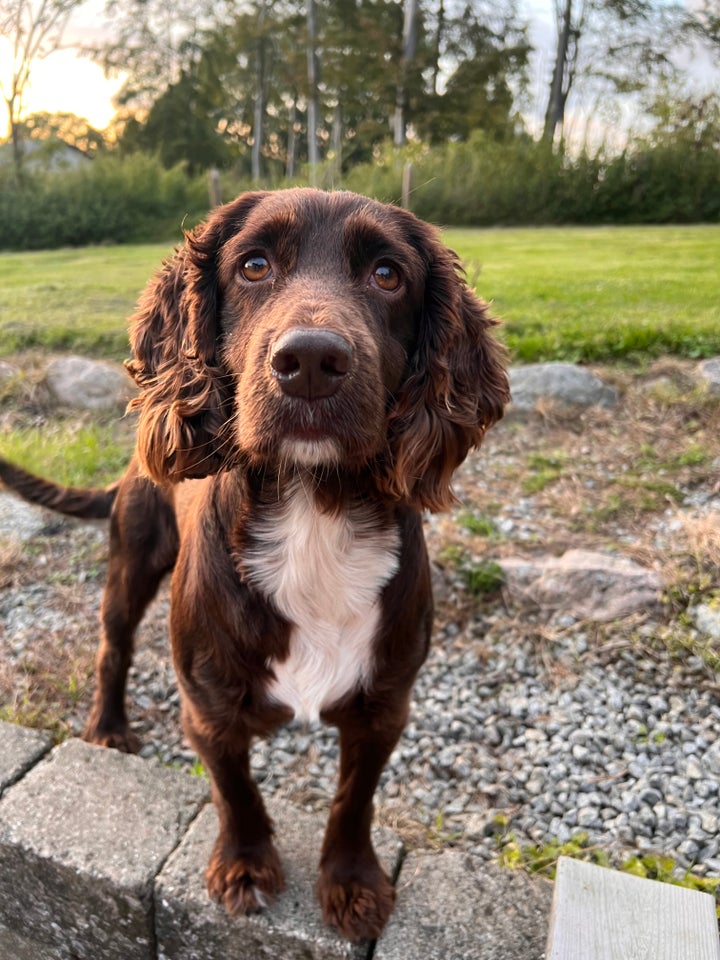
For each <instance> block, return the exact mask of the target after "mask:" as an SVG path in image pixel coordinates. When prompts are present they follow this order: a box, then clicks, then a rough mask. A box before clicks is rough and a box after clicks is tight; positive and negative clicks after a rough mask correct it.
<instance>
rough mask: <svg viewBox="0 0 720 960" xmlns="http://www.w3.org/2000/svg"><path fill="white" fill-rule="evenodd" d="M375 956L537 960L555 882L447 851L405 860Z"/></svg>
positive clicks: (376, 958) (400, 959) (402, 959)
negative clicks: (391, 909) (394, 899)
mask: <svg viewBox="0 0 720 960" xmlns="http://www.w3.org/2000/svg"><path fill="white" fill-rule="evenodd" d="M397 888H398V902H397V907H396V909H395V913H394V914H393V916H392V917H391V918H390V922H389V923H388V926H387V928H386V930H385V933H384V934H383V936H382V937H381V938H380V940H378V943H377V946H376V948H375V953H374V955H373V956H374V960H408V958H412V960H541V958H543V957H544V956H545V942H546V938H547V929H548V918H549V915H550V903H551V899H552V885H551V884H550V883H549V882H548V881H545V880H542V879H539V878H530V877H528V876H527V875H526V874H524V873H522V872H520V871H515V870H505V869H503V868H501V867H496V866H493V865H492V864H487V863H485V862H484V861H483V860H480V859H479V858H477V857H473V856H472V855H471V854H467V853H463V852H460V851H453V850H447V851H444V852H443V853H440V854H432V853H413V854H410V855H409V856H408V857H407V858H406V860H405V862H404V863H403V865H402V870H401V871H400V876H399V878H398V882H397Z"/></svg>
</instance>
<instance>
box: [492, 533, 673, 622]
mask: <svg viewBox="0 0 720 960" xmlns="http://www.w3.org/2000/svg"><path fill="white" fill-rule="evenodd" d="M499 565H500V567H501V569H502V571H503V574H504V576H505V593H506V597H507V599H508V601H509V602H510V603H515V604H519V605H520V606H526V607H527V606H530V607H536V608H540V609H542V610H546V611H550V612H553V613H563V614H569V615H570V616H573V617H575V618H576V619H578V620H596V621H599V622H603V623H607V622H610V621H612V620H620V619H622V618H623V617H629V616H631V615H632V614H634V613H642V612H646V611H648V610H654V609H657V607H658V606H659V604H660V599H661V591H662V581H661V579H660V577H659V576H658V574H657V573H656V572H655V571H654V570H650V569H648V568H647V567H642V566H640V564H638V563H635V562H634V561H633V560H630V559H628V558H627V557H621V556H617V555H613V554H606V553H596V552H593V551H590V550H568V551H567V552H566V553H564V554H563V555H562V556H561V557H549V556H544V557H534V558H532V559H529V560H528V559H524V558H521V557H507V558H505V559H503V560H500V561H499Z"/></svg>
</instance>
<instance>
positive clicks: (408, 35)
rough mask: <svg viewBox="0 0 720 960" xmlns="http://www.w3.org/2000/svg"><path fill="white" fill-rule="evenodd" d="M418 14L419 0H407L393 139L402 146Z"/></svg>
mask: <svg viewBox="0 0 720 960" xmlns="http://www.w3.org/2000/svg"><path fill="white" fill-rule="evenodd" d="M417 14H418V0H405V16H404V18H403V50H402V58H401V60H400V78H399V80H398V85H397V89H396V92H395V117H394V120H393V141H394V143H395V146H396V147H402V146H404V145H405V144H406V143H407V123H406V120H405V106H406V99H407V90H406V87H407V77H408V71H409V67H410V65H411V63H412V62H413V60H414V59H415V46H416V42H417Z"/></svg>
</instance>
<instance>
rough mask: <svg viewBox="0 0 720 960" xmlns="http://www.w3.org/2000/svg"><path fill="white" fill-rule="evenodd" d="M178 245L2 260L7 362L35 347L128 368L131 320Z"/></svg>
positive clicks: (0, 321) (0, 345)
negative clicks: (148, 285) (122, 363)
mask: <svg viewBox="0 0 720 960" xmlns="http://www.w3.org/2000/svg"><path fill="white" fill-rule="evenodd" d="M171 249H172V248H171V245H170V244H162V245H161V244H156V245H141V246H122V247H120V246H117V247H86V248H83V249H79V250H70V249H66V250H50V251H40V252H34V251H33V252H30V253H3V254H0V355H7V354H9V353H12V352H14V351H17V350H21V349H24V348H27V347H45V348H48V349H51V350H73V351H77V352H80V353H86V354H93V355H95V356H104V357H109V358H113V359H116V360H121V359H123V358H124V357H126V356H127V354H128V346H127V342H128V338H127V319H128V317H129V316H130V314H131V313H132V312H133V310H134V308H135V302H136V300H137V297H138V294H139V293H140V291H141V290H142V289H143V287H144V286H145V284H146V282H147V281H148V279H149V278H150V276H151V274H152V273H153V271H154V270H155V269H156V268H157V267H159V266H160V263H161V261H162V259H163V257H166V256H167V255H168V254H169V253H170V251H171Z"/></svg>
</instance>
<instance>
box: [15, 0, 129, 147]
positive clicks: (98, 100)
mask: <svg viewBox="0 0 720 960" xmlns="http://www.w3.org/2000/svg"><path fill="white" fill-rule="evenodd" d="M104 6H105V3H104V0H88V2H87V3H85V4H84V5H83V6H81V7H80V8H79V9H78V10H76V11H75V13H74V14H73V16H72V19H71V21H70V23H69V24H68V29H67V30H66V31H65V36H64V41H63V44H64V46H65V47H66V49H62V50H57V51H56V52H55V53H52V54H51V55H50V56H48V57H46V59H44V60H37V61H35V63H34V64H33V66H32V68H31V72H30V83H29V85H28V90H27V96H26V99H25V111H24V112H25V113H26V114H29V113H35V112H39V111H43V110H44V111H47V112H49V113H75V114H77V115H78V116H80V117H85V119H86V120H88V121H89V122H90V124H91V125H92V126H94V127H96V128H97V129H100V130H103V129H104V128H105V127H106V126H107V125H108V124H109V123H110V121H111V120H112V118H113V116H114V114H115V108H114V107H113V105H112V97H113V95H114V94H115V93H116V92H117V90H119V88H120V85H121V83H122V80H121V78H117V77H116V78H114V79H108V78H106V77H105V75H104V74H103V71H102V68H101V67H99V66H98V65H97V64H96V63H93V62H92V61H91V60H88V59H87V58H85V57H79V56H78V54H77V50H76V49H73V48H71V44H82V43H91V42H92V41H93V40H97V38H98V37H99V36H101V35H102V33H103V31H104V29H105V27H106V19H105V16H104V14H103V10H104ZM9 58H10V47H9V44H8V43H7V41H5V40H3V39H2V38H0V82H3V83H6V76H7V69H8V67H9V62H10V60H9ZM2 133H4V130H3V124H2V123H0V136H2Z"/></svg>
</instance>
